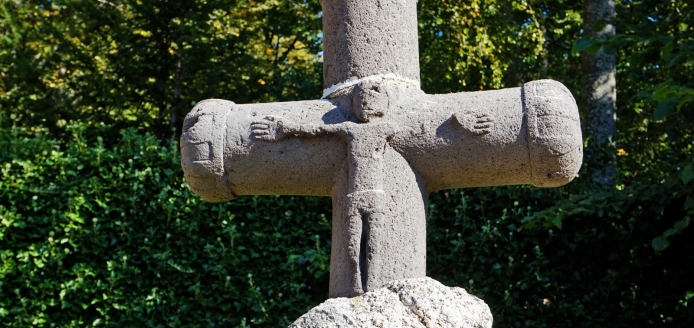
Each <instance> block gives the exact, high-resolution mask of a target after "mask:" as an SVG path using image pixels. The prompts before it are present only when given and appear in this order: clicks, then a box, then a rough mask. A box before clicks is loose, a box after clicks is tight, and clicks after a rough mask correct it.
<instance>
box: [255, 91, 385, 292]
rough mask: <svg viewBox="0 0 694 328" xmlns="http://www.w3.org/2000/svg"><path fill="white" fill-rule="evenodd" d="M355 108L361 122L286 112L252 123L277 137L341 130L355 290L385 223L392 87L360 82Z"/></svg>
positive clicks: (258, 133)
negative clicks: (305, 119)
mask: <svg viewBox="0 0 694 328" xmlns="http://www.w3.org/2000/svg"><path fill="white" fill-rule="evenodd" d="M352 110H353V113H354V115H355V116H356V118H357V120H358V121H359V122H360V123H355V122H351V121H347V122H342V123H337V124H321V125H313V124H299V123H296V122H294V121H291V120H289V119H287V118H282V117H278V116H267V117H265V119H263V120H260V121H255V122H253V123H252V125H251V129H252V134H253V136H254V137H255V138H256V139H259V140H265V141H278V140H282V139H284V138H287V137H320V136H327V135H337V136H340V137H342V138H343V140H345V141H346V142H347V145H348V151H349V154H348V160H349V162H350V165H349V176H350V179H349V181H350V185H349V194H347V199H348V201H349V206H348V208H349V214H348V217H347V220H348V223H347V225H348V227H349V229H348V230H349V233H350V235H349V246H348V249H349V257H350V264H351V265H352V272H353V274H352V282H351V283H352V284H353V286H359V287H357V288H355V290H354V292H353V295H350V296H357V295H360V294H362V293H363V292H364V289H363V287H362V286H364V284H365V283H366V282H365V281H363V280H364V279H365V278H366V276H367V275H366V272H367V271H368V270H369V268H368V264H367V263H368V261H366V256H367V254H369V253H371V248H373V247H377V245H376V244H375V243H370V242H369V239H370V238H369V234H370V231H371V228H372V227H376V226H382V225H383V224H382V221H383V211H384V198H385V192H384V191H383V167H384V165H383V154H384V153H385V150H386V147H388V141H389V140H391V139H392V138H393V137H394V136H395V134H397V133H398V126H397V124H395V123H392V122H388V121H387V119H386V114H387V111H388V95H387V92H386V91H385V90H384V89H382V88H381V87H380V86H379V85H377V84H365V85H361V86H357V87H356V89H355V91H354V96H353V103H352Z"/></svg>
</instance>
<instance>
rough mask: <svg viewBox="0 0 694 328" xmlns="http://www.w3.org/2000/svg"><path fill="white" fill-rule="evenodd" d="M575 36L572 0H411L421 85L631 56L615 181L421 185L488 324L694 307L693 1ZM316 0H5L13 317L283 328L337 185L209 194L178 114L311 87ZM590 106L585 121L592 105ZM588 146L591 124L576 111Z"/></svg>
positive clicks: (472, 82) (450, 87)
mask: <svg viewBox="0 0 694 328" xmlns="http://www.w3.org/2000/svg"><path fill="white" fill-rule="evenodd" d="M617 11H618V16H617V17H618V18H617V20H616V21H615V22H613V23H614V24H615V25H616V27H617V32H618V35H617V36H616V37H615V38H613V39H609V40H601V39H590V38H582V37H581V28H580V26H581V17H580V12H581V7H580V3H577V2H575V1H563V0H547V1H541V0H536V1H508V0H470V1H442V0H420V1H419V16H420V26H419V28H420V57H421V66H422V82H423V88H424V89H425V91H427V92H437V93H443V92H458V91H473V90H480V89H495V88H502V87H511V86H517V85H519V84H520V83H523V82H525V81H530V80H534V79H540V78H552V79H556V80H559V81H561V82H562V83H564V84H565V85H567V87H569V89H571V90H572V91H573V92H574V96H575V98H576V99H580V78H581V76H580V56H581V53H583V52H585V51H594V50H596V49H597V47H600V46H602V47H603V49H604V50H605V51H613V52H615V53H616V54H617V58H618V71H617V81H618V84H617V88H618V99H619V104H618V105H619V108H618V116H619V121H618V132H619V139H618V147H619V153H618V155H619V156H618V178H617V185H616V186H614V188H607V189H603V188H600V187H597V186H594V185H592V183H591V181H589V179H588V177H589V176H590V175H591V174H590V172H591V170H592V169H594V168H593V167H592V165H591V163H592V161H591V159H590V158H586V159H585V164H584V167H583V168H582V171H581V172H580V175H579V177H578V178H577V179H576V180H575V181H574V182H572V183H571V184H569V185H567V186H565V187H562V188H556V189H541V188H535V187H531V186H507V187H492V188H477V189H468V190H449V191H442V192H437V193H434V194H432V195H431V204H430V207H429V216H428V234H427V235H428V250H427V251H428V263H427V267H428V275H429V276H432V277H433V278H435V279H438V280H440V281H442V282H443V283H445V284H447V285H456V286H462V287H465V288H466V289H467V290H468V291H469V292H471V293H474V294H476V295H478V296H480V297H482V298H483V299H484V300H485V301H486V302H487V303H488V304H489V305H490V307H491V309H492V311H493V314H494V319H495V326H496V327H587V326H591V327H633V326H638V327H646V326H653V327H691V326H692V325H694V306H693V305H692V304H691V303H692V296H694V279H692V278H691V277H692V275H693V273H694V270H693V269H694V258H693V257H694V252H692V250H693V247H692V246H693V245H692V244H693V243H694V239H693V238H692V228H691V227H688V225H689V222H690V216H691V215H692V213H691V212H692V211H693V210H694V197H693V196H692V180H694V155H693V150H692V143H693V142H694V140H692V132H693V131H692V130H693V126H694V125H693V124H692V122H694V117H692V115H693V114H694V112H693V111H692V102H691V100H692V98H693V97H694V91H693V90H692V85H691V81H692V77H693V74H692V73H693V68H692V65H694V38H693V34H694V29H693V27H692V22H694V20H693V19H692V6H691V5H690V4H688V3H686V1H680V0H668V1H655V0H643V1H617ZM320 17H321V15H320V5H319V3H318V1H316V0H312V1H299V0H293V1H277V0H258V1H251V0H240V1H225V0H220V1H202V0H189V1H163V0H136V1H129V0H124V1H106V0H96V1H64V0H53V1H48V0H45V1H20V0H14V1H7V0H6V1H0V174H1V175H2V179H0V325H2V326H8V327H28V326H37V327H82V326H132V327H145V326H146V327H165V326H171V327H210V326H215V327H251V326H252V327H256V326H257V327H277V326H286V325H287V324H289V323H290V322H291V321H293V320H294V319H295V318H297V317H298V316H300V315H301V314H303V313H304V312H306V311H307V310H308V309H309V308H311V307H313V306H315V305H316V304H318V303H320V302H322V301H323V300H324V299H325V298H326V297H327V286H328V275H327V273H328V270H329V259H330V254H329V250H330V228H331V226H330V216H331V212H330V199H328V198H316V197H292V196H274V197H258V196H253V197H251V196H247V197H242V198H240V199H238V200H235V201H233V202H229V203H225V204H216V205H215V204H208V203H205V202H203V201H202V200H200V199H199V198H197V197H196V196H194V195H192V193H190V191H189V190H188V189H187V187H186V185H185V181H184V180H183V176H182V172H181V169H180V165H179V157H178V156H179V155H178V153H177V149H178V147H177V144H176V134H177V131H176V127H177V126H179V125H180V123H181V117H182V116H183V115H185V113H186V112H187V111H188V110H189V109H190V108H192V105H193V104H194V103H195V102H197V101H200V100H202V99H206V98H212V97H215V98H224V99H231V100H234V101H236V102H239V103H244V102H267V101H287V100H298V99H311V98H315V97H316V96H317V95H319V94H320V90H321V89H322V87H321V80H322V79H321V74H322V67H321V66H322V63H321V52H320V50H321V41H322V39H321V38H322V35H321V31H320V28H321V21H320ZM584 126H585V124H584ZM584 135H585V136H586V137H587V138H586V140H585V142H586V144H589V143H590V137H589V135H590V131H584Z"/></svg>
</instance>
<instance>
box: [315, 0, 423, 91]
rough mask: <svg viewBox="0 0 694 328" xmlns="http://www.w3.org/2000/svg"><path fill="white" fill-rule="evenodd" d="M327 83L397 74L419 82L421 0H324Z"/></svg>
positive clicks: (324, 67) (330, 84) (326, 86)
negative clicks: (419, 11)
mask: <svg viewBox="0 0 694 328" xmlns="http://www.w3.org/2000/svg"><path fill="white" fill-rule="evenodd" d="M321 4H322V5H323V38H324V40H323V55H324V60H323V85H324V87H325V88H326V89H327V88H329V87H331V86H333V85H336V84H338V83H342V82H345V81H347V80H349V79H350V78H357V79H361V78H365V77H368V76H372V75H377V74H394V75H396V76H398V77H401V78H404V79H408V80H411V81H412V82H414V83H416V84H419V46H418V42H417V40H418V34H417V0H321Z"/></svg>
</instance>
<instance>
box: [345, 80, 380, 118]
mask: <svg viewBox="0 0 694 328" xmlns="http://www.w3.org/2000/svg"><path fill="white" fill-rule="evenodd" d="M352 111H353V112H354V115H356V116H357V119H359V121H361V122H363V123H367V122H369V121H371V120H372V119H375V118H381V117H383V116H385V115H386V113H387V112H388V94H387V92H386V90H385V88H384V87H383V86H380V85H378V84H376V83H364V84H362V85H358V86H356V87H355V88H354V94H353V96H352Z"/></svg>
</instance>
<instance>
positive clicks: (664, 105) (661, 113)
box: [653, 99, 679, 121]
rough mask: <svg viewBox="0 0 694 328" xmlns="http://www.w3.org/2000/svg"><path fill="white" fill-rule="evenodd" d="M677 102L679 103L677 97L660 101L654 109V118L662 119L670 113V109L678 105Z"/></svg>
mask: <svg viewBox="0 0 694 328" xmlns="http://www.w3.org/2000/svg"><path fill="white" fill-rule="evenodd" d="M677 103H679V100H677V99H670V100H668V101H663V102H660V103H658V106H656V107H655V110H653V119H654V120H656V121H661V120H662V119H664V118H665V117H666V116H668V115H669V114H670V111H671V110H672V108H673V107H675V105H677Z"/></svg>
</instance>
